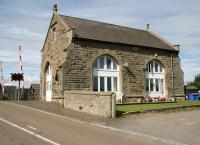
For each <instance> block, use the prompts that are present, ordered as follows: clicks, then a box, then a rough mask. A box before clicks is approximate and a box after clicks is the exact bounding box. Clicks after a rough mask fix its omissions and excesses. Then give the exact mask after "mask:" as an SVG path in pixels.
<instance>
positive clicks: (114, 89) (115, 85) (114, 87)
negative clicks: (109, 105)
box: [113, 77, 117, 92]
mask: <svg viewBox="0 0 200 145" xmlns="http://www.w3.org/2000/svg"><path fill="white" fill-rule="evenodd" d="M113 91H114V92H117V78H116V77H115V78H113Z"/></svg>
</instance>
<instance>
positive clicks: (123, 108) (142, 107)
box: [117, 101, 200, 116]
mask: <svg viewBox="0 0 200 145" xmlns="http://www.w3.org/2000/svg"><path fill="white" fill-rule="evenodd" d="M196 105H200V101H182V102H175V103H159V104H134V105H117V115H118V116H121V115H122V114H123V113H127V112H143V111H147V110H148V111H150V110H159V109H160V110H163V109H166V108H172V109H173V108H176V109H177V108H178V107H183V106H196Z"/></svg>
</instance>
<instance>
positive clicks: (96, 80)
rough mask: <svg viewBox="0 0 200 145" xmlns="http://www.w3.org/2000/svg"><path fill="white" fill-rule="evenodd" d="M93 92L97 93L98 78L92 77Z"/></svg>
mask: <svg viewBox="0 0 200 145" xmlns="http://www.w3.org/2000/svg"><path fill="white" fill-rule="evenodd" d="M93 91H98V77H93Z"/></svg>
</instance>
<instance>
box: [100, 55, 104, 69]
mask: <svg viewBox="0 0 200 145" xmlns="http://www.w3.org/2000/svg"><path fill="white" fill-rule="evenodd" d="M99 68H100V69H104V57H101V58H100V59H99Z"/></svg>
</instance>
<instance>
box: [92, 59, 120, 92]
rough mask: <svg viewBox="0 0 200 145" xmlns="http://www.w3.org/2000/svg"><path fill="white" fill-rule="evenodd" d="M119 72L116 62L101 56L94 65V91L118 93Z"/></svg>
mask: <svg viewBox="0 0 200 145" xmlns="http://www.w3.org/2000/svg"><path fill="white" fill-rule="evenodd" d="M118 82H119V71H118V66H117V64H116V62H115V61H114V60H113V59H112V58H110V57H108V56H101V57H99V58H97V59H96V60H95V62H94V63H93V91H98V92H101V91H102V92H118V88H119V85H118V84H119V83H118Z"/></svg>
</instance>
